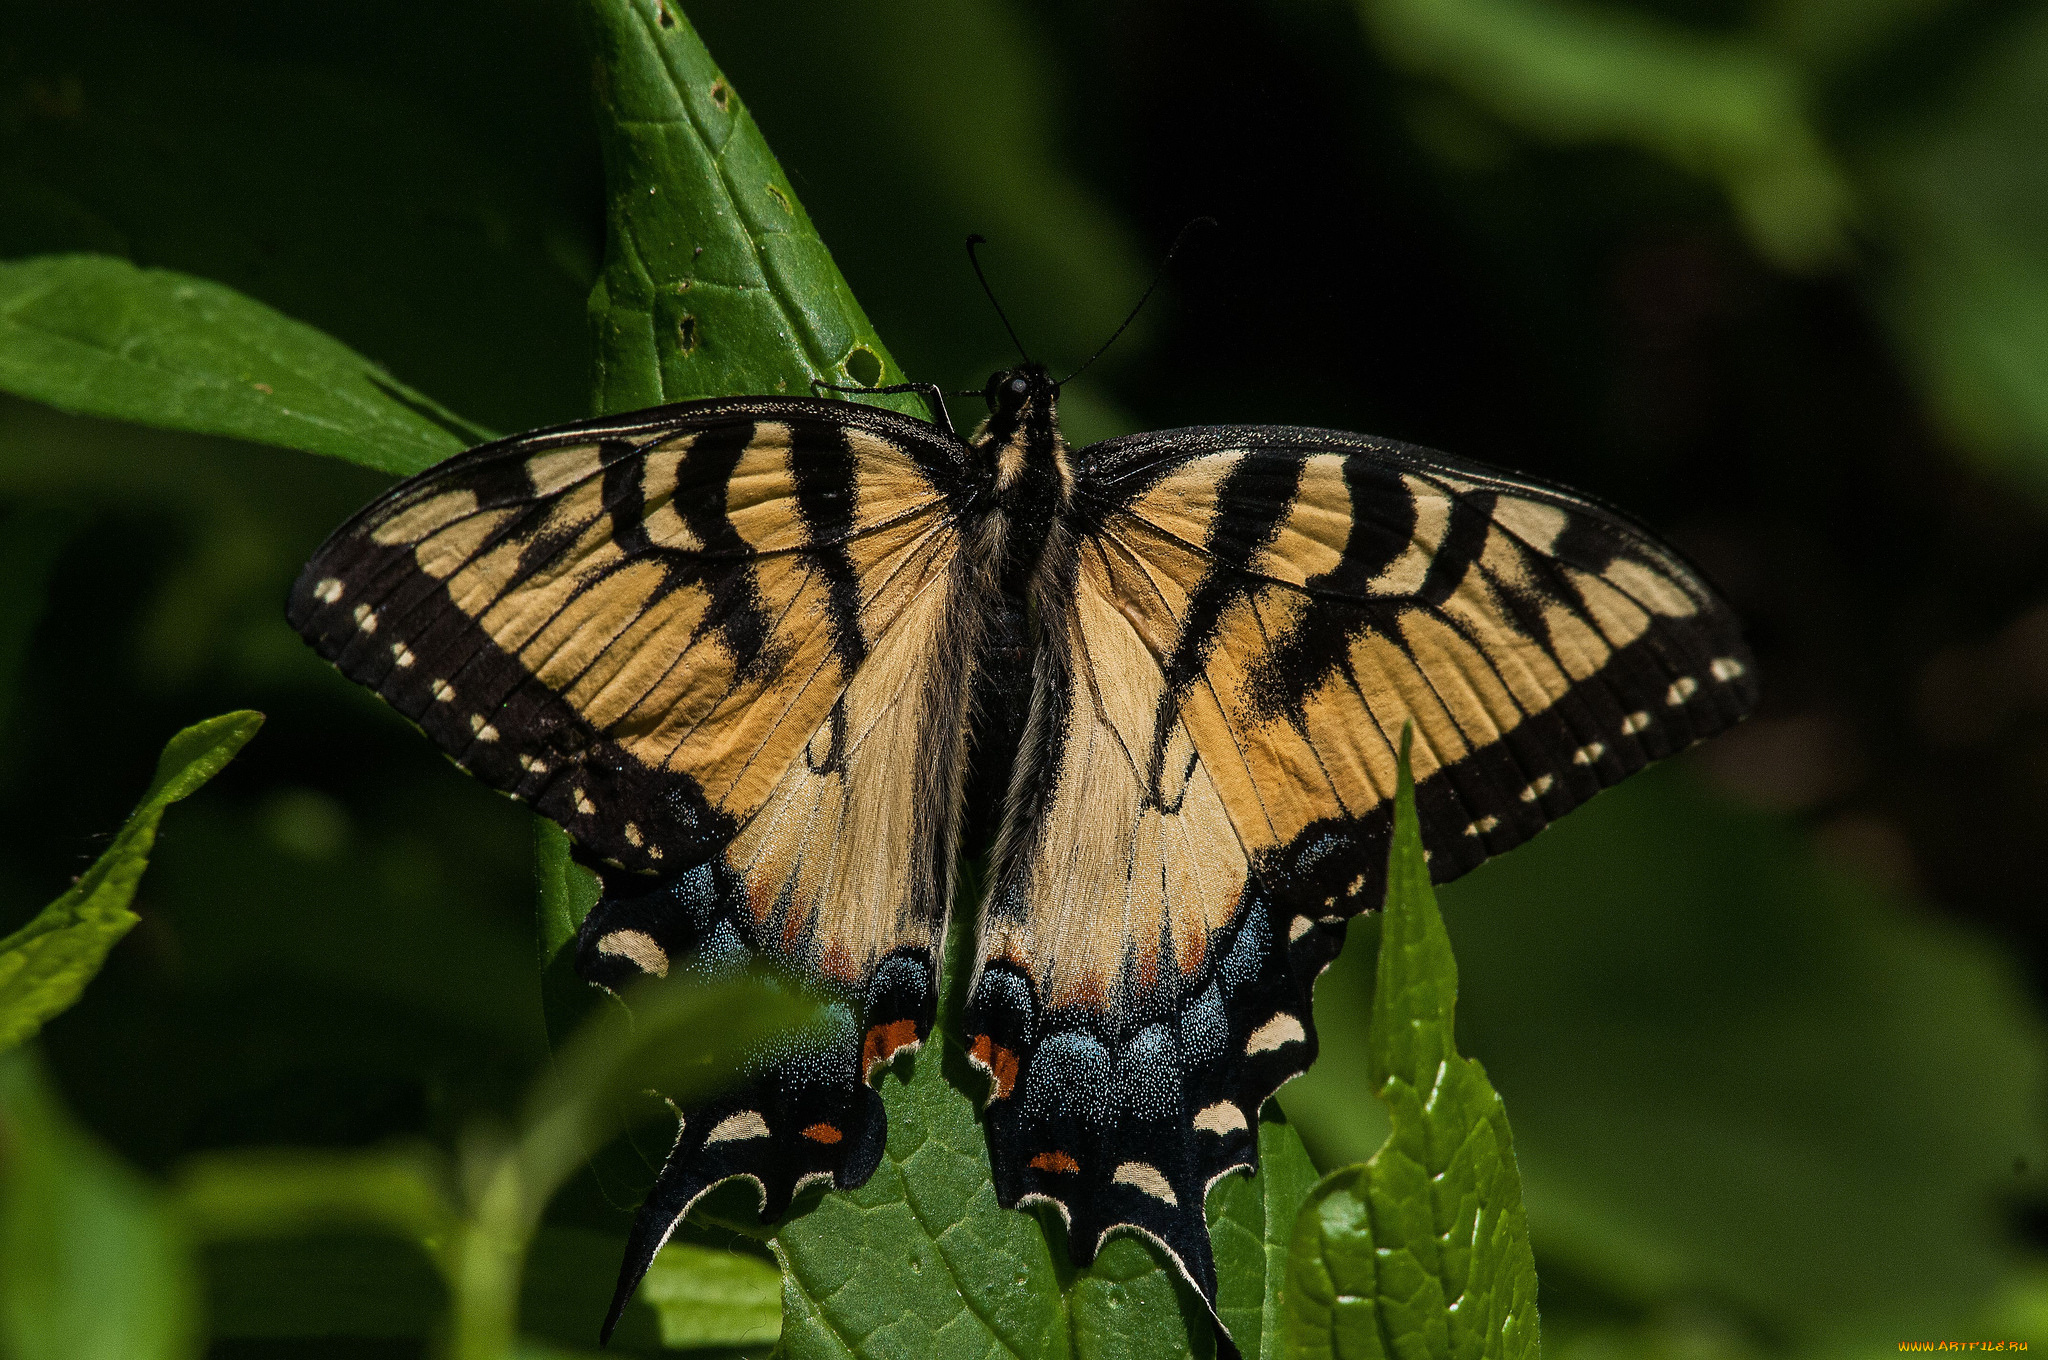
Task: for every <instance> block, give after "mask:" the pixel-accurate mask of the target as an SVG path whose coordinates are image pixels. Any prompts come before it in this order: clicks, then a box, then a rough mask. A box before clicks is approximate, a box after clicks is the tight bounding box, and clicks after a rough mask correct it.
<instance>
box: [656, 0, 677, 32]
mask: <svg viewBox="0 0 2048 1360" xmlns="http://www.w3.org/2000/svg"><path fill="white" fill-rule="evenodd" d="M654 17H655V20H656V21H657V22H659V23H660V24H661V26H662V27H663V28H674V27H675V26H676V16H675V15H673V14H670V13H669V12H668V6H667V5H656V6H655V7H654Z"/></svg>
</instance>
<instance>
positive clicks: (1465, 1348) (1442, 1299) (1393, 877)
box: [1283, 749, 1538, 1360]
mask: <svg viewBox="0 0 2048 1360" xmlns="http://www.w3.org/2000/svg"><path fill="white" fill-rule="evenodd" d="M1457 999H1458V967H1457V962H1456V960H1455V959H1453V958H1452V957H1451V945H1450V940H1449V938H1448V937H1447V936H1446V935H1445V934H1444V924H1443V918H1442V916H1440V915H1439V914H1438V912H1437V907H1436V894H1435V892H1434V891H1433V890H1432V889H1431V887H1430V882H1429V866H1428V864H1427V863H1426V862H1425V861H1424V859H1423V855H1422V835H1421V831H1420V830H1419V828H1418V825H1417V822H1416V817H1415V785H1414V781H1413V779H1412V778H1411V776H1410V774H1409V770H1408V763H1407V758H1406V754H1405V749H1404V754H1403V757H1402V762H1401V775H1400V789H1399V792H1398V796H1397V801H1396V804H1395V817H1394V843H1393V848H1392V851H1391V858H1390V860H1389V863H1388V869H1387V905H1386V915H1385V919H1384V921H1383V922H1382V924H1381V927H1380V957H1379V980H1378V986H1377V990H1376V992H1375V994H1374V997H1373V1017H1372V1038H1371V1055H1372V1079H1373V1088H1374V1092H1375V1094H1377V1095H1378V1096H1379V1098H1380V1100H1381V1101H1382V1102H1384V1103H1385V1104H1386V1106H1387V1108H1388V1111H1389V1114H1390V1116H1391V1119H1392V1123H1393V1131H1392V1132H1391V1133H1390V1134H1389V1135H1388V1137H1387V1141H1386V1143H1385V1144H1384V1145H1382V1146H1381V1148H1380V1150H1379V1151H1378V1152H1376V1153H1375V1154H1373V1157H1372V1159H1371V1160H1370V1161H1368V1162H1366V1163H1364V1164H1363V1165H1360V1166H1353V1167H1346V1168H1344V1169H1343V1170H1341V1171H1336V1172H1333V1173H1332V1174H1330V1175H1329V1176H1326V1177H1325V1178H1324V1179H1323V1180H1322V1181H1321V1182H1319V1183H1318V1184H1317V1185H1316V1187H1315V1189H1314V1190H1313V1191H1311V1192H1310V1195H1309V1198H1308V1202H1307V1203H1306V1204H1304V1205H1303V1206H1302V1209H1301V1214H1300V1216H1299V1217H1298V1218H1297V1219H1296V1221H1295V1225H1294V1232H1293V1240H1292V1243H1291V1244H1290V1247H1289V1251H1288V1262H1287V1280H1286V1292H1285V1296H1284V1306H1283V1314H1284V1325H1285V1335H1286V1354H1287V1355H1288V1356H1289V1357H1290V1360H1323V1358H1324V1357H1335V1356H1338V1355H1342V1356H1345V1357H1347V1358H1348V1357H1366V1356H1380V1357H1387V1360H1393V1357H1400V1360H1422V1358H1423V1357H1428V1358H1429V1360H1438V1357H1442V1358H1443V1360H1451V1358H1452V1357H1455V1358H1456V1360H1481V1357H1484V1358H1485V1360H1523V1358H1524V1357H1526V1358H1527V1360H1534V1358H1535V1356H1536V1355H1537V1347H1538V1341H1537V1318H1536V1263H1535V1258H1534V1256H1533V1255H1532V1254H1531V1252H1530V1248H1529V1226H1528V1221H1527V1219H1526V1218H1525V1216H1524V1214H1523V1211H1522V1182H1521V1176H1520V1174H1519V1172H1518V1171H1517V1170H1516V1167H1515V1149H1514V1138H1513V1135H1512V1134H1511V1133H1510V1132H1509V1130H1508V1120H1507V1111H1506V1109H1505V1108H1504V1107H1503V1106H1502V1104H1501V1099H1500V1096H1499V1094H1498V1093H1496V1092H1495V1091H1494V1089H1493V1087H1492V1086H1491V1085H1490V1084H1489V1083H1488V1082H1487V1080H1486V1073H1485V1071H1484V1070H1483V1069H1482V1068H1481V1067H1480V1065H1479V1064H1478V1063H1477V1062H1475V1061H1473V1060H1472V1059H1470V1058H1465V1057H1461V1056H1459V1054H1458V1051H1457V1049H1456V1048H1455V1047H1454V1046H1453V1044H1452V1033H1453V1028H1454V1019H1455V1011H1456V1007H1457Z"/></svg>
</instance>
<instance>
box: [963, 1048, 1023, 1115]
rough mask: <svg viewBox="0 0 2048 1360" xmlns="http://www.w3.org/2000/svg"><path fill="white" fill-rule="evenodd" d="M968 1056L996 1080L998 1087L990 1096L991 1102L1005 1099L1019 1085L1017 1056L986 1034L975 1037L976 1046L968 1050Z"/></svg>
mask: <svg viewBox="0 0 2048 1360" xmlns="http://www.w3.org/2000/svg"><path fill="white" fill-rule="evenodd" d="M968 1056H969V1057H971V1058H973V1059H974V1061H975V1062H977V1063H979V1064H981V1067H982V1070H984V1071H986V1072H987V1073H988V1074H989V1075H990V1076H992V1077H994V1078H995V1081H996V1086H995V1090H994V1091H993V1092H991V1093H990V1094H989V1099H990V1100H1002V1099H1005V1098H1006V1097H1007V1096H1008V1095H1009V1094H1010V1092H1011V1090H1012V1089H1013V1088H1015V1086H1016V1085H1017V1055H1016V1054H1014V1053H1012V1052H1011V1051H1010V1050H1009V1049H1007V1048H1004V1047H1003V1046H1002V1045H1001V1044H999V1043H997V1042H995V1041H994V1040H993V1039H991V1038H989V1037H988V1036H987V1035H986V1034H977V1035H975V1036H974V1046H973V1047H972V1048H970V1049H969V1050H968Z"/></svg>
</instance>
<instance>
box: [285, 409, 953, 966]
mask: <svg viewBox="0 0 2048 1360" xmlns="http://www.w3.org/2000/svg"><path fill="white" fill-rule="evenodd" d="M849 411H850V412H854V413H858V414H856V415H854V416H851V417H849V415H848V414H847V412H849ZM956 456H957V454H956V449H955V447H951V446H948V445H947V444H945V443H944V442H942V441H940V440H939V439H937V438H936V437H935V434H934V432H933V431H932V430H931V427H930V426H927V425H924V424H922V423H921V422H917V421H912V420H907V419H903V418H900V417H895V416H892V415H890V414H889V413H887V412H875V411H869V410H867V409H866V408H860V407H848V406H846V405H845V404H843V403H823V402H807V401H781V402H776V401H754V402H706V403H693V404H690V405H686V406H681V407H674V408H665V409H663V410H657V411H652V412H645V413H641V414H639V415H636V416H633V417H631V418H629V419H627V420H625V421H622V422H603V421H598V422H586V423H584V424H581V425H577V426H571V427H566V428H564V429H561V430H555V431H544V432H541V433H539V434H534V435H526V436H521V437H519V438H516V439H512V440H507V441H503V442H501V443H498V444H494V445H487V446H485V447H483V448H480V449H476V450H473V451H471V452H470V453H467V454H464V455H462V456H460V457H458V458H455V459H452V460H450V461H449V462H448V463H445V464H443V465H441V466H439V467H437V468H434V469H432V470H430V471H428V472H427V473H424V474H422V475H421V476H419V477H416V478H414V479H412V480H411V481H408V482H406V483H404V484H402V485H400V486H398V487H397V488H395V489H394V490H393V491H392V492H390V493H389V494H388V495H386V496H385V497H384V498H382V499H381V500H379V501H378V502H377V503H376V504H374V505H372V506H371V507H370V508H369V509H367V510H366V511H364V512H363V513H362V514H361V515H359V516H358V517H357V518H356V519H355V520H354V521H352V522H351V523H350V524H349V525H347V526H345V527H344V528H343V529H342V530H341V531H340V532H339V533H337V534H336V535H335V536H334V538H333V539H331V540H330V541H329V542H328V544H327V545H326V546H325V547H324V548H322V549H321V551H320V553H319V554H318V555H317V556H316V557H315V558H314V559H313V561H312V562H311V564H309V565H308V567H307V568H306V570H305V572H304V574H303V575H302V576H301V578H300V581H299V583H298V586H297V588H296V589H295V591H294V593H293V597H292V609H291V616H292V621H293V623H294V624H295V625H296V626H297V627H298V628H299V629H300V631H301V632H303V633H304V634H305V635H306V636H307V638H308V639H309V640H310V641H312V643H313V644H314V646H315V647H316V648H318V649H319V651H320V652H321V653H322V655H324V656H326V657H328V658H329V659H330V660H332V661H334V663H335V664H336V665H337V666H338V667H340V669H341V670H342V671H343V672H344V673H345V674H347V675H349V676H350V677H351V678H352V679H355V680H358V681H360V682H362V683H363V684H366V685H368V686H370V687H371V688H373V689H375V690H376V691H377V692H378V693H379V694H381V695H383V696H384V697H385V698H386V699H387V700H388V701H389V702H391V703H392V704H393V705H394V706H395V707H396V708H398V710H399V711H400V712H402V713H404V714H405V715H406V716H407V717H408V718H411V719H412V720H413V721H415V722H417V723H418V724H419V725H420V726H421V727H422V728H423V729H424V730H425V731H426V733H427V734H428V735H429V736H430V737H432V738H433V739H434V741H435V742H436V743H438V744H439V745H440V746H441V747H442V748H443V749H444V750H446V751H447V752H448V753H449V754H450V755H451V756H452V757H453V758H454V759H455V760H456V762H457V763H458V764H460V765H461V766H462V767H463V768H465V769H467V770H469V771H470V772H472V773H473V774H475V775H477V776H478V777H479V778H481V779H483V780H485V781H486V782H487V783H490V784H492V785H494V786H496V787H498V788H500V789H503V790H505V791H507V792H509V793H511V794H512V795H513V796H514V797H516V798H520V799H523V800H525V801H527V802H529V803H531V804H532V805H533V806H534V808H535V809H536V810H537V811H539V812H540V813H542V814H543V815H545V816H548V817H551V818H553V819H554V820H556V821H559V822H560V823H561V824H562V825H563V826H564V827H566V828H567V829H568V830H569V831H570V833H571V834H572V835H573V836H574V837H575V838H576V839H577V840H578V841H579V842H581V843H582V844H583V845H585V846H587V847H589V848H590V850H591V851H593V852H594V853H595V854H597V855H599V856H602V857H603V858H605V859H608V860H610V861H613V862H615V863H617V864H619V865H622V866H624V867H626V868H628V869H633V870H639V871H642V872H661V873H664V874H667V873H675V872H680V871H682V870H684V869H687V868H690V867H691V866H694V865H698V864H701V863H704V862H706V861H709V860H716V861H717V863H718V864H719V866H720V867H721V868H722V870H723V871H725V872H727V873H729V874H730V875H732V876H733V878H734V880H735V887H736V890H737V891H738V892H739V893H741V894H742V895H743V896H744V899H745V903H746V906H747V917H748V922H747V929H746V930H745V932H744V935H745V943H746V944H747V945H749V946H751V947H753V948H757V949H763V950H766V951H768V952H770V953H772V954H775V955H777V956H779V957H782V958H784V959H785V960H786V961H789V962H791V963H794V964H797V965H799V966H801V967H805V968H808V969H811V970H813V971H815V972H816V973H817V974H819V975H820V976H822V977H825V978H828V979H833V980H837V981H839V982H842V983H846V984H854V983H857V982H859V981H860V980H861V979H864V978H865V977H867V975H868V974H869V973H870V972H871V971H872V969H873V967H874V966H875V964H876V961H877V960H878V959H880V958H881V957H882V956H884V955H886V954H888V953H889V952H891V951H892V950H899V949H902V948H905V947H909V946H916V947H923V948H933V949H935V948H936V941H937V931H938V929H939V923H940V922H941V921H942V920H943V918H944V908H945V901H946V894H945V889H944V882H943V878H944V872H943V866H944V862H945V859H946V856H947V855H948V854H949V853H950V845H949V843H948V842H947V841H946V839H945V838H946V832H947V829H948V826H949V823H950V818H951V815H952V803H953V800H954V798H955V796H956V795H955V791H954V789H953V787H952V784H953V783H954V782H957V781H956V780H954V779H953V778H951V777H949V776H948V775H947V773H946V771H947V770H948V769H950V768H951V767H954V766H957V764H958V762H959V757H958V755H957V753H952V752H948V751H945V750H935V749H931V748H932V746H933V743H935V742H936V743H938V744H939V745H941V746H943V745H944V744H945V743H946V742H947V741H949V740H954V738H953V737H951V736H950V735H948V734H950V733H953V732H954V731H955V730H956V729H957V728H959V727H960V726H961V723H960V721H959V712H958V708H959V706H960V705H961V704H964V702H965V698H964V685H965V683H966V679H967V668H966V666H965V664H964V661H963V657H964V653H963V650H962V649H963V648H964V647H965V646H966V645H968V641H969V639H968V638H967V637H966V635H964V634H963V633H962V630H963V629H969V630H971V627H972V623H971V615H969V614H967V613H966V611H963V610H961V609H960V608H959V599H958V596H957V592H958V589H959V583H960V574H959V572H958V570H957V564H958V559H959V554H958V531H957V528H956V524H955V517H954V515H953V513H952V509H951V505H952V502H951V501H950V500H949V494H951V495H957V494H958V491H957V487H956V486H955V480H956V479H957V477H958V475H959V474H958V467H957V464H956V463H955V462H954V459H955V458H956ZM948 710H950V711H948ZM622 948H623V946H622ZM644 952H645V951H644V947H643V948H642V953H643V954H644ZM646 957H647V958H648V959H649V960H651V959H652V958H653V956H652V955H647V956H646Z"/></svg>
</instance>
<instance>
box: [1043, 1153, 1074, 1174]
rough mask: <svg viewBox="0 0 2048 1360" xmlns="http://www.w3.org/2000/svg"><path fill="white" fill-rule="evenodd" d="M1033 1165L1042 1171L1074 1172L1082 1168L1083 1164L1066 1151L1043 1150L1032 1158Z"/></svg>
mask: <svg viewBox="0 0 2048 1360" xmlns="http://www.w3.org/2000/svg"><path fill="white" fill-rule="evenodd" d="M1031 1165H1032V1166H1034V1167H1037V1168H1038V1169H1039V1170H1040V1171H1059V1172H1065V1173H1072V1172H1075V1171H1079V1170H1080V1169H1081V1164H1080V1163H1079V1162H1077V1161H1075V1160H1074V1159H1073V1158H1072V1157H1069V1156H1068V1155H1067V1154H1066V1153H1064V1152H1041V1153H1039V1154H1038V1155H1037V1156H1036V1157H1033V1158H1032V1159H1031Z"/></svg>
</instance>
